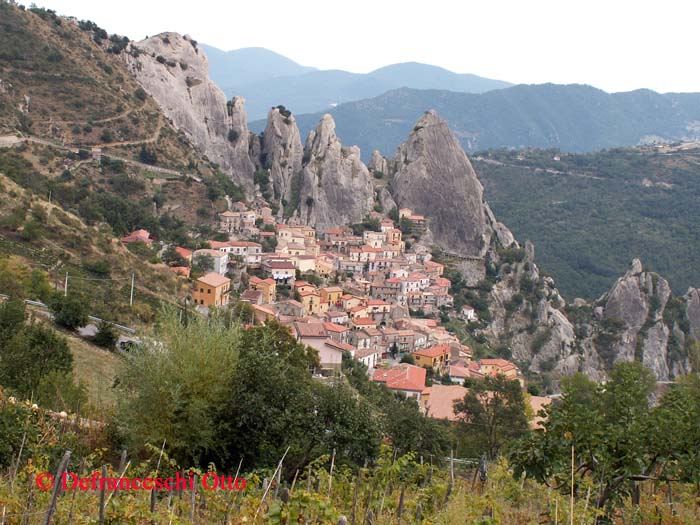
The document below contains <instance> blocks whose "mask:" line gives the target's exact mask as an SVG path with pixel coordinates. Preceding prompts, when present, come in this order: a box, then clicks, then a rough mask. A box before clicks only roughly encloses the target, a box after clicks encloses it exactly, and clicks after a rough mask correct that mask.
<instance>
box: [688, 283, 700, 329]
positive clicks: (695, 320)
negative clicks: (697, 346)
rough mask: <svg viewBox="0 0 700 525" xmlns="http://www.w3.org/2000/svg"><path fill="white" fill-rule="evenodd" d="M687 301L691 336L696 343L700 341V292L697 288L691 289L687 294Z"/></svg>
mask: <svg viewBox="0 0 700 525" xmlns="http://www.w3.org/2000/svg"><path fill="white" fill-rule="evenodd" d="M685 301H686V304H687V307H686V311H685V313H686V316H687V317H688V323H689V325H690V335H691V336H692V337H693V339H695V340H696V341H700V291H699V290H698V289H697V288H690V289H689V290H688V292H687V293H686V294H685Z"/></svg>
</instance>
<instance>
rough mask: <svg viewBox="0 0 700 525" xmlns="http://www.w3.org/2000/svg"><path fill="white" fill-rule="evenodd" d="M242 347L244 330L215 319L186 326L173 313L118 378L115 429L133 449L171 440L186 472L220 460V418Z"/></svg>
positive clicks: (190, 320)
mask: <svg viewBox="0 0 700 525" xmlns="http://www.w3.org/2000/svg"><path fill="white" fill-rule="evenodd" d="M240 346H241V331H240V329H239V328H238V326H227V325H226V324H225V323H224V322H222V320H221V319H220V318H219V317H218V316H216V315H214V316H210V318H209V319H203V318H200V317H198V316H194V317H192V316H188V318H187V324H186V325H185V324H182V323H180V321H179V317H178V316H177V315H176V314H175V313H174V312H167V313H166V314H165V315H164V316H163V318H162V319H161V320H160V322H159V323H158V325H157V327H156V329H155V331H154V333H153V334H152V337H148V338H144V341H143V344H142V345H140V346H139V347H138V348H135V349H134V350H132V351H131V352H129V355H128V356H127V357H126V361H125V362H124V365H123V367H122V369H121V370H120V371H119V372H118V374H117V384H118V389H119V401H118V407H117V415H118V418H117V421H119V424H120V430H121V433H122V435H123V436H124V439H125V441H126V442H127V443H128V444H129V446H130V447H132V448H136V449H137V450H141V449H142V448H143V447H144V446H145V444H146V443H150V444H152V445H156V446H160V444H161V443H162V442H163V440H166V441H167V447H168V453H169V454H170V456H171V457H173V458H175V459H176V460H178V461H179V462H180V463H181V464H192V462H195V463H197V462H199V461H200V460H201V459H202V458H204V457H213V458H221V457H222V455H223V454H222V452H223V451H222V449H221V447H222V445H223V441H224V438H223V436H222V435H221V434H220V432H219V430H218V426H217V423H216V421H215V418H214V415H215V413H216V410H218V409H219V407H220V406H222V405H225V404H227V403H228V400H227V399H228V394H229V389H230V384H231V381H232V380H233V374H234V370H235V365H236V362H237V361H238V354H239V347H240ZM219 464H221V463H220V462H219Z"/></svg>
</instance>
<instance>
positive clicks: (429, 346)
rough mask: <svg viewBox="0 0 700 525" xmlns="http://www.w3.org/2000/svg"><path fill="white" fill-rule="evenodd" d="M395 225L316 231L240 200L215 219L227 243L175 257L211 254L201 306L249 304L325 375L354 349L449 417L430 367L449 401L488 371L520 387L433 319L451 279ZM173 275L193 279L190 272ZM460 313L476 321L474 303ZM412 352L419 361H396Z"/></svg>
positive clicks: (143, 235) (197, 293)
mask: <svg viewBox="0 0 700 525" xmlns="http://www.w3.org/2000/svg"><path fill="white" fill-rule="evenodd" d="M399 216H400V217H401V218H406V219H408V220H410V221H411V225H412V228H424V227H425V218H424V217H422V216H420V215H415V214H413V213H412V212H411V210H408V209H402V210H400V211H399ZM261 226H262V229H260V227H261ZM396 226H397V225H396V224H395V223H394V221H392V220H391V219H388V218H385V217H382V218H381V220H380V221H379V228H378V231H370V230H365V231H364V232H362V235H355V234H354V233H353V230H352V229H350V228H334V229H329V230H326V231H324V232H322V233H321V234H320V235H317V232H316V231H315V229H314V228H312V227H309V226H304V225H296V224H282V223H277V222H276V221H275V219H274V217H273V216H272V212H271V209H270V208H269V207H266V206H261V207H258V208H257V209H256V210H251V209H248V208H247V207H246V206H245V204H243V203H234V204H233V205H232V206H231V210H230V211H226V212H223V213H220V214H219V216H218V229H219V231H220V232H223V233H226V234H228V236H229V239H230V240H227V241H214V240H212V241H208V243H207V244H208V247H207V248H203V249H199V250H194V251H190V250H186V249H185V248H181V247H176V251H177V253H178V254H179V255H180V256H181V257H182V259H184V260H185V261H186V262H187V264H188V265H190V266H191V265H192V262H193V261H196V260H198V258H200V257H202V256H207V257H206V259H205V260H206V261H208V264H209V268H208V270H209V271H207V272H205V273H204V275H202V276H200V277H198V278H196V279H194V282H193V289H192V300H193V302H194V304H195V305H196V307H197V308H198V309H200V310H201V311H202V312H203V313H206V312H207V311H208V309H210V308H212V307H215V308H225V307H227V306H228V305H229V304H230V303H231V302H232V301H233V299H232V297H234V294H235V297H236V299H235V300H237V301H242V302H245V303H248V304H249V305H250V307H251V309H252V312H253V318H254V322H255V323H266V322H268V321H270V320H272V319H274V320H276V321H277V322H279V323H281V324H282V325H285V326H288V327H289V330H290V332H291V333H292V334H293V335H294V337H295V338H296V339H297V340H298V341H299V342H301V343H303V344H306V345H308V346H311V347H312V348H315V349H316V350H317V351H318V355H319V360H320V370H319V373H321V374H323V375H330V374H334V373H336V372H337V370H339V368H340V366H341V361H342V357H343V354H344V353H348V354H350V355H351V356H352V357H353V358H355V359H356V360H358V361H360V362H362V363H363V364H365V365H366V366H367V367H368V370H369V374H370V375H371V376H372V379H373V380H374V381H377V382H381V383H383V384H384V385H385V386H386V387H387V388H389V389H392V390H397V391H401V392H403V393H404V394H406V395H407V396H411V397H415V398H416V400H417V401H418V402H419V403H420V404H421V406H422V407H423V409H424V410H425V411H426V413H428V414H431V410H432V411H433V412H434V413H435V414H441V413H442V412H441V409H438V408H437V407H438V406H439V405H441V404H444V403H443V401H442V400H443V398H445V397H446V396H447V394H446V392H448V390H443V388H442V387H443V385H433V386H427V385H426V379H427V377H428V376H427V374H428V371H429V370H431V371H432V374H431V375H433V376H436V377H440V378H442V379H443V380H444V379H448V378H449V380H450V382H451V383H452V385H450V386H449V387H447V386H445V387H444V388H449V389H450V390H449V392H452V397H454V396H457V395H459V393H460V392H462V391H463V390H464V387H463V386H461V385H463V384H464V383H465V381H468V380H471V379H476V380H478V379H483V378H484V377H485V376H486V375H495V374H503V375H505V376H506V377H508V378H510V379H517V380H520V381H521V382H522V375H521V374H520V371H519V370H518V368H517V367H516V366H515V365H514V364H513V363H510V362H508V361H506V360H503V359H482V360H480V361H475V360H473V356H472V351H471V349H470V348H469V347H468V346H466V345H463V344H462V343H461V342H460V341H459V339H458V338H457V337H456V336H455V335H454V334H452V333H451V332H449V331H447V330H446V329H445V327H443V326H441V325H440V324H439V323H438V321H437V320H436V319H434V318H431V317H429V316H431V315H432V314H435V313H437V312H438V311H439V310H440V309H444V308H451V307H452V305H453V298H452V296H451V295H450V293H449V289H450V284H451V283H450V281H449V279H447V278H445V277H443V272H444V267H443V265H442V264H440V263H438V262H435V261H433V260H432V256H431V254H430V253H429V252H428V251H427V250H424V249H422V248H421V247H420V246H414V247H412V249H411V250H406V243H405V241H404V239H403V234H402V231H401V229H399V228H397V227H396ZM270 237H274V241H275V242H274V243H272V244H269V243H266V245H267V246H274V251H265V250H263V244H262V242H264V239H265V238H270ZM146 239H149V236H148V232H145V231H144V230H139V231H136V232H134V233H132V234H131V235H130V236H127V237H125V238H124V239H122V240H123V242H138V241H142V242H149V241H147V240H146ZM251 239H252V240H251ZM149 240H150V239H149ZM256 241H261V242H256ZM235 270H238V271H239V275H240V272H241V270H242V274H243V278H239V279H236V288H235V289H234V285H233V282H232V280H231V279H230V278H229V277H228V275H232V274H233V273H235ZM173 271H176V272H177V273H180V274H182V275H186V276H187V275H189V267H176V268H173ZM238 283H241V284H240V285H239V284H238ZM321 283H326V284H325V285H322V284H321ZM459 315H460V316H461V317H462V318H463V319H464V320H465V321H473V320H476V315H475V313H474V310H473V308H471V307H465V308H464V309H462V310H461V311H460V312H459ZM435 317H437V316H435ZM406 355H411V356H412V360H413V361H414V362H415V365H413V364H409V363H405V362H399V360H400V359H401V357H402V356H406ZM438 387H440V388H438ZM460 389H461V390H460ZM447 397H449V396H447ZM462 397H463V394H462ZM438 400H440V402H439V403H438ZM451 413H452V412H450V414H451ZM436 417H437V416H436Z"/></svg>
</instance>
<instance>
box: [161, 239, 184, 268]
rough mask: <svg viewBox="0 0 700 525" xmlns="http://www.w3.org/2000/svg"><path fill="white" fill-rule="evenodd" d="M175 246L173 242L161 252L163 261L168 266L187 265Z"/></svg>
mask: <svg viewBox="0 0 700 525" xmlns="http://www.w3.org/2000/svg"><path fill="white" fill-rule="evenodd" d="M175 248H176V246H175V245H174V244H171V245H170V246H168V247H167V248H166V249H165V251H164V252H163V255H162V256H161V259H163V262H164V263H165V264H167V265H168V266H187V261H186V260H185V259H184V258H183V257H182V255H180V254H179V253H177V250H176V249H175Z"/></svg>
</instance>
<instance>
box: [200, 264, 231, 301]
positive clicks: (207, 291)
mask: <svg viewBox="0 0 700 525" xmlns="http://www.w3.org/2000/svg"><path fill="white" fill-rule="evenodd" d="M194 285H195V289H194V292H193V293H192V297H193V298H194V302H195V304H198V305H200V306H206V307H210V306H226V305H227V304H228V298H229V297H228V296H229V290H230V288H231V279H229V278H228V277H224V276H223V275H219V274H218V273H216V272H209V273H208V274H206V275H203V276H202V277H200V278H199V279H197V280H196V281H195V282H194Z"/></svg>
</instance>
